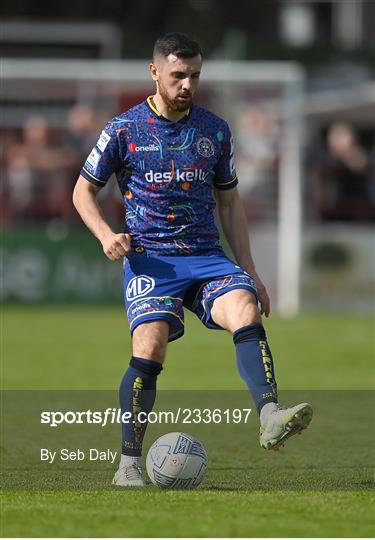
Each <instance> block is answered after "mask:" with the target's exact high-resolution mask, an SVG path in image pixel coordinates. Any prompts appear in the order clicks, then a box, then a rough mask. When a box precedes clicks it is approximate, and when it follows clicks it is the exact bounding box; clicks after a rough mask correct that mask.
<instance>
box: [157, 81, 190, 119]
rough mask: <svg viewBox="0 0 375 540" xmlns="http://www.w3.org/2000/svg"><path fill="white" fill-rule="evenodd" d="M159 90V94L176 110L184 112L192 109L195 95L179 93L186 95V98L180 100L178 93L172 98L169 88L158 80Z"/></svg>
mask: <svg viewBox="0 0 375 540" xmlns="http://www.w3.org/2000/svg"><path fill="white" fill-rule="evenodd" d="M158 90H159V94H160V96H161V97H162V99H163V101H164V103H165V104H166V105H167V106H168V107H169V108H170V109H171V110H172V111H176V112H184V111H187V110H188V109H190V107H191V105H192V103H193V96H192V95H191V94H179V95H180V96H183V97H186V99H184V100H181V101H180V100H179V99H178V96H179V95H177V96H176V97H175V98H172V97H171V96H170V94H168V91H167V89H166V88H165V86H164V85H163V83H162V82H161V81H158Z"/></svg>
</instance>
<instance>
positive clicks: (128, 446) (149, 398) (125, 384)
mask: <svg viewBox="0 0 375 540" xmlns="http://www.w3.org/2000/svg"><path fill="white" fill-rule="evenodd" d="M162 369H163V366H162V365H161V364H160V362H155V361H154V360H146V359H144V358H137V357H135V356H132V358H131V360H130V363H129V367H128V369H127V370H126V372H125V375H124V377H123V379H122V381H121V384H120V405H121V414H124V413H125V412H131V413H132V418H131V420H130V421H129V422H126V423H125V422H124V423H123V424H122V450H121V451H122V454H125V455H127V456H141V455H142V443H143V437H144V435H145V431H146V427H147V422H145V423H143V422H139V421H138V414H139V413H141V412H142V413H144V414H142V417H144V416H145V415H147V414H148V413H149V412H150V411H151V410H152V407H153V406H154V403H155V398H156V379H157V376H158V375H159V373H160V372H161V370H162ZM142 417H140V419H141V420H142V421H143V418H142ZM133 420H134V423H133Z"/></svg>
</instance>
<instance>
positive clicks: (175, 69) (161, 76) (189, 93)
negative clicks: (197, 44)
mask: <svg viewBox="0 0 375 540" xmlns="http://www.w3.org/2000/svg"><path fill="white" fill-rule="evenodd" d="M201 67H202V57H201V56H200V55H198V56H194V57H193V58H177V56H175V55H173V54H170V55H169V56H168V57H167V58H160V59H157V60H156V62H155V64H151V74H152V78H153V79H154V81H155V82H156V85H157V90H158V93H159V94H160V96H161V98H162V99H163V101H164V103H165V104H166V105H167V106H168V107H169V108H170V109H172V110H173V111H178V112H183V111H186V110H187V109H189V107H191V104H192V102H193V97H194V94H195V92H196V91H197V88H198V82H199V75H200V72H201Z"/></svg>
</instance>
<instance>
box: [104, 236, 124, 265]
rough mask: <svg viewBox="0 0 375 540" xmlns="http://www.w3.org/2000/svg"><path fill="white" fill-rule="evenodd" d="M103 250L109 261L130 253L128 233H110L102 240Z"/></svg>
mask: <svg viewBox="0 0 375 540" xmlns="http://www.w3.org/2000/svg"><path fill="white" fill-rule="evenodd" d="M102 246H103V251H104V253H105V254H106V256H107V257H108V259H109V260H110V261H117V260H118V259H121V257H124V256H126V255H128V254H129V253H130V234H124V233H119V234H116V233H111V234H109V235H107V236H105V237H104V238H103V240H102Z"/></svg>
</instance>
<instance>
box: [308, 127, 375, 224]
mask: <svg viewBox="0 0 375 540" xmlns="http://www.w3.org/2000/svg"><path fill="white" fill-rule="evenodd" d="M318 161H319V162H318V165H317V166H315V171H314V174H313V177H314V178H313V180H314V185H313V192H314V202H315V208H316V210H317V213H318V215H319V217H320V218H322V219H323V220H330V221H370V220H372V219H374V217H375V206H374V201H373V200H372V196H371V165H370V158H369V154H368V153H367V152H366V150H365V149H364V148H363V147H362V146H361V145H360V144H359V142H358V140H357V136H356V134H355V131H354V129H353V127H352V126H350V125H348V124H344V123H335V124H333V125H332V126H331V127H330V128H329V130H328V133H327V152H326V155H324V157H323V158H321V159H320V160H318Z"/></svg>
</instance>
